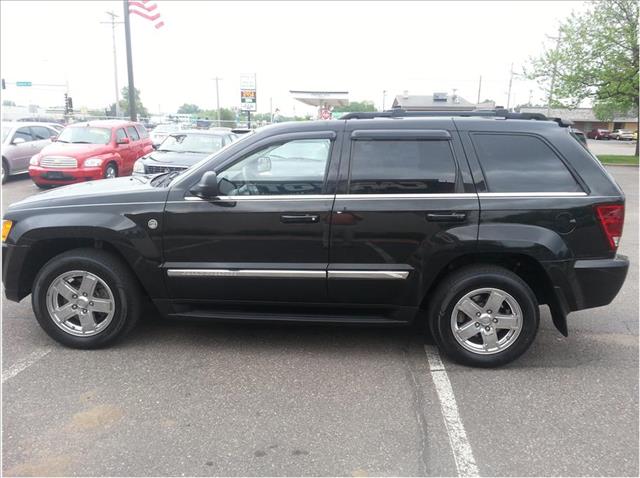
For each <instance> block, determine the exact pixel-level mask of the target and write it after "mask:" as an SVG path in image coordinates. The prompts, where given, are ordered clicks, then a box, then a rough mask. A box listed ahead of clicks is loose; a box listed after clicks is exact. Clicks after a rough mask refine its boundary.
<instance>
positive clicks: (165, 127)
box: [153, 123, 180, 133]
mask: <svg viewBox="0 0 640 478" xmlns="http://www.w3.org/2000/svg"><path fill="white" fill-rule="evenodd" d="M174 131H180V125H178V124H173V123H172V124H159V125H158V126H156V127H155V128H154V129H153V132H154V133H173V132H174Z"/></svg>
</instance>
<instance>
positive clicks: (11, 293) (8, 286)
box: [2, 243, 30, 302]
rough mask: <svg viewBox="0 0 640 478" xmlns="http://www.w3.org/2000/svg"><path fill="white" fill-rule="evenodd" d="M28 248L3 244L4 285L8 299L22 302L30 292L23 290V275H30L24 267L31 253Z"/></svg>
mask: <svg viewBox="0 0 640 478" xmlns="http://www.w3.org/2000/svg"><path fill="white" fill-rule="evenodd" d="M29 249H30V248H29V247H28V246H16V245H14V244H7V243H3V244H2V283H3V284H4V292H5V295H6V296H7V299H9V300H11V301H14V302H20V300H22V299H23V298H24V297H25V296H27V295H28V294H29V292H30V291H27V290H24V288H23V289H22V290H21V287H20V285H21V284H23V282H24V281H22V280H21V277H20V276H21V274H25V273H28V271H26V270H25V268H24V267H23V265H24V264H25V262H26V259H27V255H28V253H29Z"/></svg>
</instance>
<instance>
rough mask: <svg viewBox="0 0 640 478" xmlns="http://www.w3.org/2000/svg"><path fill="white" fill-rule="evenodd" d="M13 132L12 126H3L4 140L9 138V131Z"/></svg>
mask: <svg viewBox="0 0 640 478" xmlns="http://www.w3.org/2000/svg"><path fill="white" fill-rule="evenodd" d="M10 132H11V126H3V127H2V142H3V143H4V140H5V139H7V136H9V133H10Z"/></svg>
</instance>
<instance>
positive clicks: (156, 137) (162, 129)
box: [149, 123, 182, 146]
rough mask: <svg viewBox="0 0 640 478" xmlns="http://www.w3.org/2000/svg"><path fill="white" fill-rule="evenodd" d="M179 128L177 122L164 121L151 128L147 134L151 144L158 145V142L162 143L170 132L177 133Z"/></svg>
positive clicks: (180, 128)
mask: <svg viewBox="0 0 640 478" xmlns="http://www.w3.org/2000/svg"><path fill="white" fill-rule="evenodd" d="M180 130H182V127H181V126H180V125H179V124H178V123H164V124H159V125H158V126H156V127H155V128H153V130H152V131H151V133H149V136H150V137H151V142H152V143H153V146H160V143H162V142H163V141H164V139H165V138H166V137H167V136H169V134H170V133H177V132H178V131H180Z"/></svg>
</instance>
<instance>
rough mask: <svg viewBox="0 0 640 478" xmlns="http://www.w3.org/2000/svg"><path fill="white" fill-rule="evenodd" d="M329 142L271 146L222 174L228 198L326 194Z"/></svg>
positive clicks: (301, 142) (297, 142)
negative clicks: (324, 190)
mask: <svg viewBox="0 0 640 478" xmlns="http://www.w3.org/2000/svg"><path fill="white" fill-rule="evenodd" d="M330 150H331V141H330V140H328V139H302V140H296V141H289V142H287V143H279V144H274V145H270V146H267V147H266V148H263V149H260V150H259V151H257V152H255V153H252V154H250V155H249V156H247V157H245V158H243V159H241V160H240V161H238V162H237V163H235V164H234V165H232V166H231V167H229V168H228V169H226V170H225V171H223V172H221V173H220V174H219V175H218V177H219V178H220V192H221V194H222V195H225V196H235V195H278V194H322V186H323V184H324V176H325V171H326V169H327V160H328V159H329V152H330Z"/></svg>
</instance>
